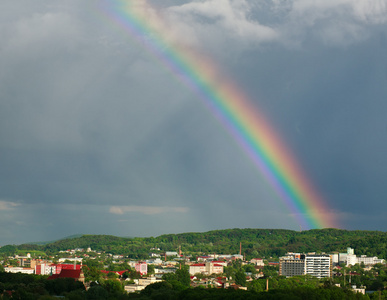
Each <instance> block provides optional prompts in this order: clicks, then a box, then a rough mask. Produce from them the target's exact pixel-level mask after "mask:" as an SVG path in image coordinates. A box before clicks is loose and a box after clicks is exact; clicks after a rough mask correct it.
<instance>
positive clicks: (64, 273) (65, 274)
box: [47, 269, 81, 279]
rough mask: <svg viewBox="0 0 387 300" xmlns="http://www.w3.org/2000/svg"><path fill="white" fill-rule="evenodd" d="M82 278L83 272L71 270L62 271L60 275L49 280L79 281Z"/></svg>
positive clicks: (52, 276)
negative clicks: (68, 279) (66, 279)
mask: <svg viewBox="0 0 387 300" xmlns="http://www.w3.org/2000/svg"><path fill="white" fill-rule="evenodd" d="M80 276H81V270H69V269H62V271H61V272H60V274H53V275H51V276H50V277H48V278H47V279H56V278H74V279H79V277H80Z"/></svg>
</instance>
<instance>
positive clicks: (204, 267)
mask: <svg viewBox="0 0 387 300" xmlns="http://www.w3.org/2000/svg"><path fill="white" fill-rule="evenodd" d="M197 273H201V274H208V275H210V274H221V273H223V265H222V264H219V263H215V262H212V261H207V262H206V263H199V264H192V265H190V266H189V274H190V275H195V274H197Z"/></svg>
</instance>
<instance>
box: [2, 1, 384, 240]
mask: <svg viewBox="0 0 387 300" xmlns="http://www.w3.org/2000/svg"><path fill="white" fill-rule="evenodd" d="M153 2H154V4H155V7H157V9H158V10H160V11H155V13H158V12H162V15H163V16H164V18H166V20H167V23H168V24H170V25H172V27H173V33H174V34H175V35H177V36H178V37H179V38H180V39H181V42H182V43H184V44H185V45H190V46H191V47H192V48H193V49H196V50H198V51H200V53H205V54H206V55H208V56H209V57H212V58H213V59H214V61H216V63H218V64H219V65H221V68H222V70H224V71H225V72H227V73H228V74H230V76H231V77H233V78H234V80H235V82H236V83H237V84H238V85H239V86H240V87H241V88H242V89H243V90H244V91H245V92H246V94H248V95H249V97H250V98H251V100H252V101H253V102H254V103H255V104H256V105H257V107H259V108H260V109H261V110H262V111H263V112H264V113H265V114H266V115H267V117H268V118H269V120H270V121H271V123H272V124H273V126H274V127H275V128H276V129H277V130H278V131H279V132H280V133H281V135H282V136H283V139H284V141H286V144H287V145H288V146H289V148H290V149H291V150H292V152H293V153H294V155H295V157H296V158H297V160H298V161H299V162H300V164H301V166H302V167H303V168H304V170H305V172H306V174H308V176H310V178H311V181H312V182H313V183H314V185H315V187H316V188H317V190H319V191H321V194H322V195H323V196H324V198H325V201H326V203H327V205H328V206H329V207H330V208H331V213H332V214H333V215H335V216H336V218H339V219H340V220H341V223H342V225H343V226H344V227H345V228H348V229H354V228H359V229H379V230H386V227H385V226H386V224H385V223H383V212H385V211H386V204H385V201H384V200H385V197H386V194H387V190H386V188H385V187H384V185H385V184H384V178H387V176H386V175H387V174H386V172H387V171H386V170H387V161H386V158H385V150H386V147H387V140H386V138H387V123H386V121H385V120H386V117H385V112H386V111H387V107H386V106H387V104H386V102H385V99H386V96H387V84H386V81H387V72H386V70H387V58H386V56H385V52H386V47H387V42H386V41H387V37H386V33H385V32H386V23H387V17H386V16H387V4H386V1H374V2H373V3H370V2H364V1H355V0H339V1H327V0H324V1H322V0H321V1H313V2H311V1H303V0H293V1H281V0H280V1H266V2H264V3H256V2H255V1H245V0H242V1H241V0H238V1H232V0H207V1H184V2H182V1H172V0H171V1H163V3H159V2H157V1H153ZM0 5H1V9H0V20H1V21H0V23H1V27H0V28H1V29H0V40H1V42H0V54H1V55H0V165H1V166H2V167H1V168H0V179H1V180H0V228H1V229H0V244H5V243H10V242H25V241H30V240H50V239H54V238H58V237H61V236H65V235H71V234H75V233H107V234H115V235H123V236H139V235H142V236H144V235H158V234H162V233H168V232H182V231H204V230H210V229H215V228H227V227H266V228H267V227H271V228H281V227H282V228H290V229H298V225H297V223H296V220H295V219H294V218H293V216H291V215H290V213H289V212H288V210H287V209H286V207H285V206H284V204H283V203H282V201H281V200H280V199H279V198H278V197H277V195H276V194H275V193H274V191H273V190H272V189H271V188H270V186H269V185H268V184H267V181H266V179H264V178H263V176H262V175H261V174H260V173H259V171H258V170H256V169H255V167H254V166H253V165H252V163H251V162H250V161H249V159H248V157H247V156H246V155H245V154H244V153H243V151H242V150H241V149H240V147H239V146H238V145H237V143H236V142H235V141H234V140H233V139H232V138H231V136H230V135H229V134H228V133H227V132H226V131H225V130H224V128H222V127H221V125H220V124H219V123H218V122H217V121H216V120H215V118H214V117H213V116H212V114H211V113H210V112H209V111H207V110H206V109H205V107H204V106H203V105H202V103H201V102H200V100H199V99H197V98H196V97H195V95H193V94H192V93H191V91H190V90H189V89H187V88H186V87H185V86H184V85H182V84H181V83H180V82H179V81H178V80H176V79H175V78H174V77H173V76H172V74H170V73H169V71H167V70H166V69H165V68H164V67H163V65H162V64H161V63H160V62H159V61H157V60H156V59H155V58H154V57H152V56H151V55H150V54H149V53H147V52H146V51H145V50H144V49H143V48H142V46H141V45H140V44H138V43H137V42H136V41H135V40H133V39H132V38H131V37H130V35H129V34H128V33H126V32H125V31H124V30H122V29H120V28H119V27H118V26H117V25H116V24H115V23H114V22H113V21H112V20H109V19H108V18H107V17H106V16H105V15H104V13H103V12H102V11H101V10H100V9H99V6H98V3H95V2H92V1H88V2H82V3H80V2H78V1H66V3H62V2H59V1H43V0H42V1H39V2H34V4H33V5H32V4H31V3H29V2H28V1H19V2H18V3H15V2H14V1H3V2H2V4H0ZM143 221H145V223H146V224H147V225H144V226H142V227H141V228H138V226H136V224H138V223H139V222H143ZM155 224H157V226H155ZM176 224H179V227H178V228H177V227H176ZM156 227H157V229H156Z"/></svg>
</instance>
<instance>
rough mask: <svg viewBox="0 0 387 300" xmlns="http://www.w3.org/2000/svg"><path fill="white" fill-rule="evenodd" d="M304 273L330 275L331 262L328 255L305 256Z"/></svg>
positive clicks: (323, 276) (321, 276) (322, 276)
mask: <svg viewBox="0 0 387 300" xmlns="http://www.w3.org/2000/svg"><path fill="white" fill-rule="evenodd" d="M305 274H308V275H312V276H314V277H317V278H326V277H332V263H331V257H330V256H329V255H325V254H322V255H317V254H315V255H307V256H305Z"/></svg>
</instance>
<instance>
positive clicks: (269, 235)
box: [0, 229, 387, 259]
mask: <svg viewBox="0 0 387 300" xmlns="http://www.w3.org/2000/svg"><path fill="white" fill-rule="evenodd" d="M240 243H242V252H243V254H244V255H246V257H247V258H252V257H279V256H282V255H284V254H285V253H286V252H288V251H292V252H326V253H330V252H333V251H340V252H345V251H346V249H347V247H351V248H354V249H355V253H356V254H357V255H367V256H378V257H379V258H387V233H386V232H381V231H360V230H357V231H348V230H340V229H313V230H307V231H302V232H298V231H292V230H283V229H226V230H215V231H209V232H204V233H181V234H166V235H161V236H158V237H148V238H122V237H115V236H109V235H83V236H81V237H77V238H70V239H63V240H59V241H56V242H53V243H50V244H46V245H36V244H35V245H31V244H23V245H19V246H15V245H8V246H4V247H2V248H0V252H3V253H15V252H17V251H43V252H45V253H47V254H53V253H56V252H58V251H60V250H66V249H75V248H84V249H86V248H88V247H91V249H92V250H96V251H105V252H109V253H112V254H123V255H128V256H129V257H132V258H140V259H141V258H146V257H148V254H149V249H150V248H160V252H161V253H162V252H165V251H177V249H178V248H179V246H180V247H181V249H182V251H183V253H185V254H208V253H224V254H235V253H239V246H240Z"/></svg>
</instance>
